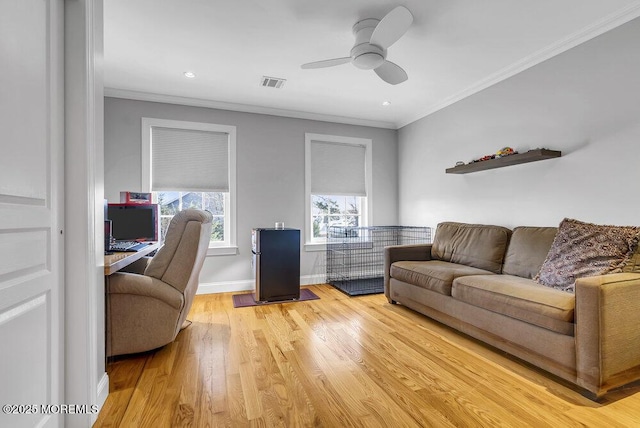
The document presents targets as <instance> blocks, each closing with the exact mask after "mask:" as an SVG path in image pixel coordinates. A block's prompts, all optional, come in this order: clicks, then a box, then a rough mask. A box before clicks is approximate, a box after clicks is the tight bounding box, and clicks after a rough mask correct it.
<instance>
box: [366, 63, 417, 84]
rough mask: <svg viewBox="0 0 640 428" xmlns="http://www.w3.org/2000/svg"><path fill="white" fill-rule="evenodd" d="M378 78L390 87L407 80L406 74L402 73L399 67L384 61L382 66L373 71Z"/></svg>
mask: <svg viewBox="0 0 640 428" xmlns="http://www.w3.org/2000/svg"><path fill="white" fill-rule="evenodd" d="M373 71H375V72H376V74H377V75H378V77H380V78H381V79H382V80H384V81H385V82H387V83H390V84H391V85H397V84H398V83H402V82H404V81H405V80H407V79H408V78H409V76H407V72H406V71H404V70H403V69H402V68H401V67H400V66H398V65H396V64H394V63H392V62H391V61H385V62H383V63H382V65H381V66H380V67H378V68H376V69H375V70H373Z"/></svg>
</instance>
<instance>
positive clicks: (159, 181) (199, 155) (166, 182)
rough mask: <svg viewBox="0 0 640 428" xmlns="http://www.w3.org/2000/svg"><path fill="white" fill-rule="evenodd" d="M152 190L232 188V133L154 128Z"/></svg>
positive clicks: (219, 189) (226, 189)
mask: <svg viewBox="0 0 640 428" xmlns="http://www.w3.org/2000/svg"><path fill="white" fill-rule="evenodd" d="M151 190H152V191H172V190H182V191H194V192H228V191H229V134H227V133H224V132H212V131H199V130H189V129H174V128H162V127H155V126H154V127H152V128H151Z"/></svg>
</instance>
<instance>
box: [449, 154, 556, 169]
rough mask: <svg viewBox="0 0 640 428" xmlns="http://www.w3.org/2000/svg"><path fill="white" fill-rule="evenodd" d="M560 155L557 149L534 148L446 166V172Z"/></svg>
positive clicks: (534, 160) (504, 164) (499, 165)
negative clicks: (498, 156) (449, 166)
mask: <svg viewBox="0 0 640 428" xmlns="http://www.w3.org/2000/svg"><path fill="white" fill-rule="evenodd" d="M560 156H562V152H560V151H558V150H548V149H534V150H529V151H528V152H526V153H516V154H514V155H509V156H505V157H501V158H495V159H489V160H485V161H479V162H472V163H468V164H465V165H458V166H454V167H453V168H447V169H446V173H447V174H468V173H470V172H478V171H484V170H485V169H494V168H503V167H505V166H511V165H518V164H521V163H528V162H536V161H541V160H545V159H553V158H559V157H560Z"/></svg>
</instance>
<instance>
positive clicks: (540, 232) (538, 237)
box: [502, 226, 558, 279]
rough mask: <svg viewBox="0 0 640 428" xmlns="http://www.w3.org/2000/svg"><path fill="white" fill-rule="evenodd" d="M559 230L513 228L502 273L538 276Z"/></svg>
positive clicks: (524, 276)
mask: <svg viewBox="0 0 640 428" xmlns="http://www.w3.org/2000/svg"><path fill="white" fill-rule="evenodd" d="M557 231H558V228H557V227H531V226H519V227H516V228H515V229H513V233H512V234H511V239H510V240H509V246H508V247H507V253H506V254H505V256H504V266H503V267H502V273H506V274H507V275H516V276H521V277H523V278H529V279H531V278H533V277H534V276H536V275H537V274H538V272H540V267H541V266H542V263H544V260H545V258H546V257H547V254H548V253H549V249H550V248H551V244H552V243H553V238H554V237H555V236H556V232H557Z"/></svg>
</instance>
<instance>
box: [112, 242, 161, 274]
mask: <svg viewBox="0 0 640 428" xmlns="http://www.w3.org/2000/svg"><path fill="white" fill-rule="evenodd" d="M158 248H160V243H159V242H154V243H153V244H149V245H147V246H146V247H145V248H143V249H142V250H140V251H135V252H124V253H113V254H110V255H108V256H106V255H105V256H104V274H105V276H108V275H111V274H112V273H114V272H117V271H119V270H120V269H122V268H123V267H126V266H129V265H130V264H131V263H133V262H135V261H136V260H140V259H141V258H143V257H144V256H146V255H147V254H149V253H151V252H153V251H155V250H157V249H158Z"/></svg>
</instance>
